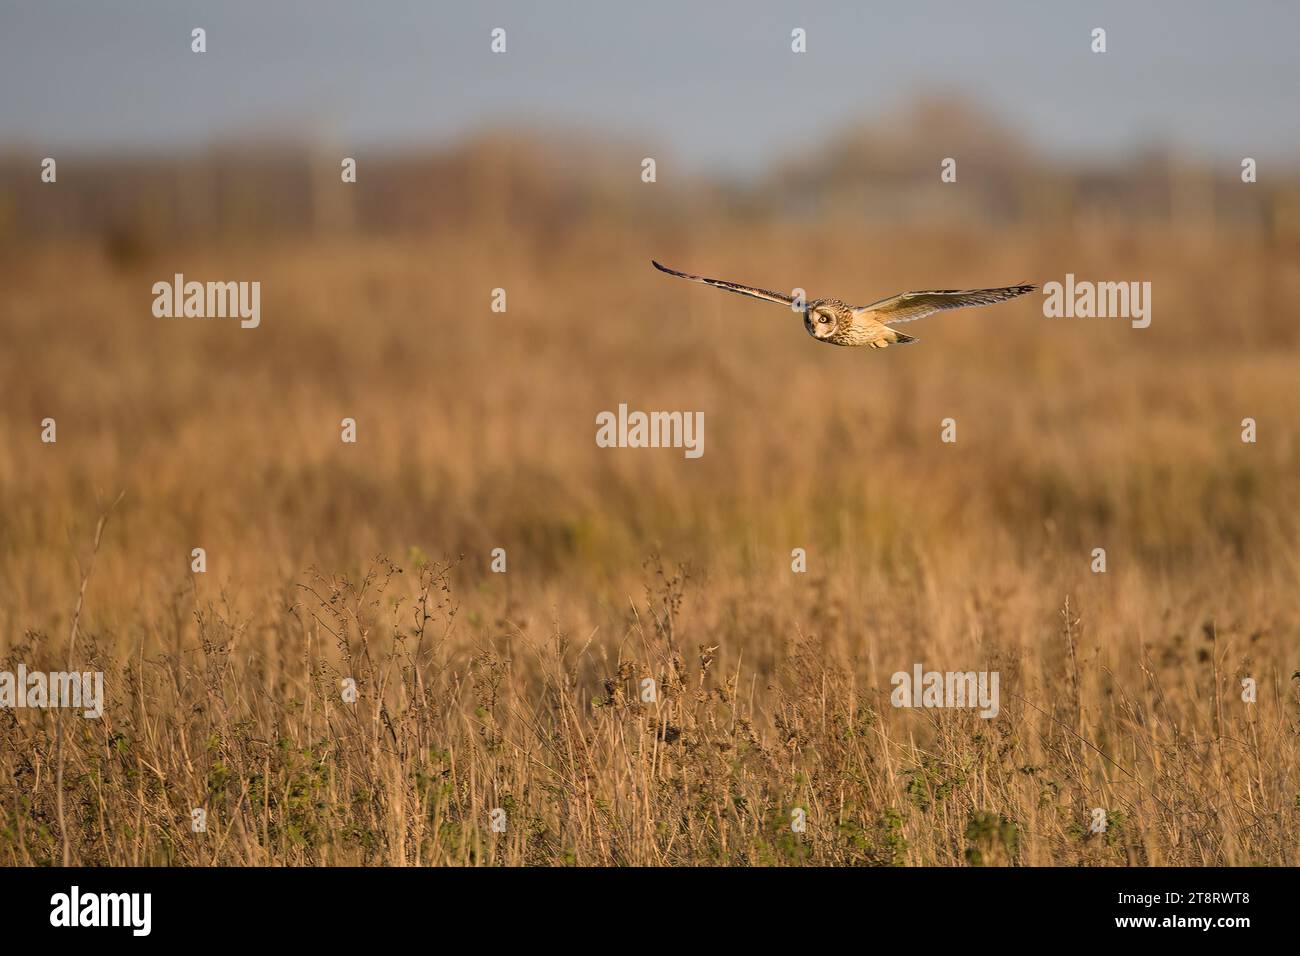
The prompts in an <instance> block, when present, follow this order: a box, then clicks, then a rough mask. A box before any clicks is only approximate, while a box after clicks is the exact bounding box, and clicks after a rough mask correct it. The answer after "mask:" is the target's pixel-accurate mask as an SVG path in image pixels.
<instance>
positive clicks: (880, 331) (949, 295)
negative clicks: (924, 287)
mask: <svg viewBox="0 0 1300 956" xmlns="http://www.w3.org/2000/svg"><path fill="white" fill-rule="evenodd" d="M650 262H651V264H652V265H653V266H654V267H655V268H656V269H658V270H659V271H660V272H666V273H668V274H669V275H670V276H677V277H678V278H679V279H689V280H691V281H692V282H703V283H704V284H705V285H711V286H716V287H717V288H719V289H726V290H727V291H728V292H738V293H740V294H741V295H747V296H750V297H752V298H755V299H764V300H766V301H768V302H777V303H780V304H781V305H784V306H786V307H787V308H792V309H794V310H795V311H796V312H800V313H801V314H802V316H803V327H804V328H805V329H807V330H808V334H809V335H811V336H812V337H813V338H815V339H816V340H817V341H819V342H825V343H826V344H827V345H845V346H861V345H867V346H870V347H871V348H873V349H883V348H887V347H889V346H890V345H907V344H910V343H912V342H915V341H917V338H916V336H914V335H906V334H904V333H903V332H899V331H898V330H897V329H895V328H892V326H894V325H897V324H899V323H900V322H912V321H914V320H916V319H923V318H925V317H926V316H927V315H933V314H934V313H935V312H942V311H944V310H945V309H961V308H964V307H966V306H968V305H992V304H993V303H994V302H1005V301H1006V300H1007V299H1014V298H1015V297H1016V296H1018V295H1024V294H1025V293H1026V292H1033V291H1034V290H1035V289H1037V288H1038V286H1034V285H1012V286H1004V287H1003V288H1000V289H935V290H931V291H929V292H903V293H901V294H899V295H895V296H890V297H889V298H887V299H881V300H880V301H879V302H872V303H871V304H870V305H849V304H848V303H847V302H845V301H844V300H842V299H812V300H810V301H808V302H807V303H805V305H804V306H803V309H802V310H799V309H798V308H797V307H796V306H795V300H794V297H793V296H788V295H785V294H783V293H781V292H769V291H768V290H767V289H758V288H755V287H754V286H748V285H741V284H740V283H738V282H727V281H726V280H724V279H706V278H704V277H703V276H695V275H690V274H689V273H686V272H678V271H677V270H676V269H669V268H668V267H667V266H665V265H661V264H660V263H658V262H656V261H655V260H653V259H651V260H650Z"/></svg>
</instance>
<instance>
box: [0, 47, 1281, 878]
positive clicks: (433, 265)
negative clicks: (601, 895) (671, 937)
mask: <svg viewBox="0 0 1300 956" xmlns="http://www.w3.org/2000/svg"><path fill="white" fill-rule="evenodd" d="M1071 29H1073V28H1071ZM1084 35H1085V36H1086V30H1085V31H1084ZM787 55H788V54H787ZM896 92H897V95H896V96H895V97H894V98H893V100H892V101H890V102H888V103H887V104H886V105H884V106H883V107H881V108H880V109H878V110H872V109H867V110H864V111H863V112H862V114H861V115H860V116H858V117H856V118H855V119H853V121H852V122H847V123H844V124H840V125H838V126H835V127H826V128H823V129H821V130H820V131H819V133H818V134H817V136H816V137H815V138H813V137H806V138H803V139H801V140H800V141H798V142H792V143H791V145H790V148H789V149H782V150H778V151H776V152H774V153H773V154H772V155H771V156H770V157H767V158H766V160H765V161H762V162H758V161H754V162H753V163H751V164H750V165H748V166H747V167H745V168H743V169H741V168H734V167H733V168H730V169H728V168H727V167H726V165H725V163H722V164H718V163H715V164H713V165H710V163H709V162H707V161H705V159H700V158H698V157H697V158H696V161H695V162H684V163H683V164H681V165H680V166H679V165H677V164H675V163H674V161H673V160H672V158H671V150H669V151H667V152H665V151H664V150H662V149H661V146H662V145H663V144H662V142H660V141H657V140H656V138H655V137H654V136H653V135H638V134H636V133H630V134H628V133H625V132H618V133H609V132H605V131H602V130H600V129H598V128H594V127H592V128H583V127H582V126H581V125H580V124H576V125H566V126H563V127H562V128H561V127H559V126H556V127H552V126H549V125H548V124H547V123H545V122H544V121H539V120H536V119H533V120H530V121H527V122H522V121H516V120H511V121H508V122H506V121H502V122H498V123H496V124H488V125H486V126H484V127H483V128H481V129H476V130H469V131H463V132H462V133H461V134H458V135H455V136H448V137H447V139H446V141H445V142H438V143H426V144H422V145H420V144H414V145H413V144H409V143H408V144H393V143H389V144H387V145H384V146H382V147H381V146H376V147H373V148H366V149H357V148H352V147H343V146H340V145H339V144H338V143H337V142H335V141H333V140H330V139H327V138H324V137H320V136H315V135H312V134H306V135H304V134H299V133H297V132H293V133H291V134H285V135H280V134H277V135H269V134H265V133H259V134H258V135H257V136H255V137H253V138H251V139H249V140H246V141H245V140H239V141H235V142H232V141H229V140H227V141H224V142H222V143H220V144H217V145H211V146H202V145H194V144H185V143H174V144H167V145H165V146H158V147H151V148H150V149H148V150H145V151H142V150H135V151H131V150H121V149H111V148H101V147H97V148H95V149H90V148H86V149H85V150H83V151H75V150H74V151H69V152H64V153H59V154H58V155H59V156H60V157H66V158H60V160H59V180H58V183H57V184H56V185H47V184H42V183H41V182H40V181H39V178H38V172H39V161H40V159H41V157H42V156H44V155H46V153H45V151H43V150H40V149H35V148H33V147H32V146H31V144H30V143H19V142H17V137H13V140H14V141H13V142H10V143H9V144H7V146H6V148H5V149H3V150H0V154H3V155H2V158H0V250H2V254H0V287H2V288H3V290H4V292H3V295H0V391H2V392H3V396H4V401H3V402H0V669H9V670H13V669H15V668H16V666H17V663H18V662H20V661H21V662H24V663H26V665H27V666H28V667H29V668H37V667H44V668H45V669H50V670H59V669H63V668H64V667H65V666H66V665H67V663H68V660H67V656H68V645H69V640H68V638H69V630H70V627H71V618H72V615H73V609H74V606H75V605H76V604H77V595H78V590H79V588H80V585H81V582H82V578H83V576H85V575H86V574H87V572H89V576H88V581H87V584H86V592H85V601H84V609H83V611H82V613H81V617H80V619H79V624H78V637H77V643H76V652H75V658H76V661H75V663H76V665H77V667H78V669H103V670H105V671H106V673H107V682H108V697H109V700H108V706H107V712H106V715H105V717H104V719H103V720H101V721H98V722H95V721H84V720H81V719H80V718H71V717H65V718H64V726H63V733H64V739H63V741H62V743H60V742H59V739H58V728H57V723H58V720H57V717H56V715H54V714H51V713H36V712H32V711H0V739H2V741H3V745H2V746H0V780H3V781H4V783H3V787H0V794H2V797H0V859H3V861H4V862H5V863H10V864H14V863H17V864H48V863H58V862H60V860H61V859H71V860H72V861H73V862H78V863H91V864H93V863H131V864H162V863H176V864H207V863H220V864H228V865H241V864H259V865H265V864H318V863H327V864H332V863H377V864H429V863H433V864H466V863H474V864H483V863H487V864H500V863H505V864H519V863H535V864H579V865H589V864H625V863H630V864H688V865H696V864H718V863H721V864H787V863H789V864H797V863H821V864H872V865H924V864H931V865H933V864H939V865H958V864H961V865H965V864H976V865H977V864H1028V865H1047V864H1068V865H1124V864H1157V865H1159V864H1173V863H1183V864H1231V865H1253V864H1268V865H1294V864H1295V863H1297V862H1298V860H1297V856H1296V850H1295V846H1296V836H1297V823H1298V821H1297V816H1298V814H1300V773H1298V771H1297V750H1296V733H1297V730H1300V696H1298V690H1297V688H1298V685H1300V681H1297V680H1295V679H1293V674H1295V673H1297V672H1300V640H1298V639H1297V632H1298V629H1300V599H1297V596H1296V593H1295V582H1296V577H1297V570H1298V567H1297V561H1298V559H1300V540H1298V532H1300V522H1298V519H1297V515H1296V510H1295V502H1296V501H1297V500H1300V427H1298V426H1297V423H1296V420H1295V416H1294V403H1295V396H1296V382H1297V381H1298V380H1300V357H1298V356H1297V343H1298V340H1300V304H1298V303H1300V256H1298V255H1297V253H1300V151H1297V152H1296V153H1294V154H1293V157H1294V158H1293V159H1291V160H1290V161H1282V162H1279V161H1278V160H1277V159H1273V160H1272V161H1271V162H1270V164H1269V165H1268V167H1267V175H1263V174H1261V181H1260V182H1258V183H1254V184H1244V183H1242V182H1241V178H1240V165H1239V162H1240V155H1251V153H1250V152H1249V150H1246V149H1243V150H1239V151H1238V152H1239V153H1240V155H1238V156H1237V157H1236V158H1225V156H1226V155H1228V154H1230V153H1231V147H1232V145H1233V144H1226V145H1225V149H1224V150H1223V151H1221V154H1216V153H1215V151H1214V150H1213V149H1210V148H1199V147H1192V146H1186V145H1169V144H1160V143H1151V142H1140V143H1130V144H1128V145H1127V146H1120V147H1117V148H1115V149H1113V150H1111V151H1109V152H1108V153H1107V154H1105V155H1099V156H1089V155H1084V154H1082V153H1080V154H1079V155H1075V156H1071V155H1069V153H1068V150H1066V154H1065V155H1062V148H1061V143H1059V142H1052V141H1040V140H1039V139H1037V138H1036V137H1035V135H1034V133H1033V131H1032V130H1026V129H1025V128H1023V124H1021V125H1019V126H1018V125H1017V124H1015V123H1013V122H1012V121H1011V120H1010V118H1009V117H1008V116H1007V115H1006V112H1005V110H1004V109H1001V108H999V105H998V103H997V102H995V101H994V100H995V99H996V98H995V97H989V96H985V97H983V98H981V97H980V96H978V95H971V94H970V93H969V92H963V93H961V94H956V93H945V92H935V91H933V90H931V91H929V92H924V93H917V92H915V91H907V90H899V91H896ZM465 95H471V94H470V93H466V94H465ZM593 95H594V94H593ZM1243 95H1244V94H1243ZM683 108H685V109H687V110H688V111H692V112H698V111H699V110H700V109H702V107H700V106H694V107H691V106H686V107H683ZM1292 125H1294V123H1293V122H1292ZM661 154H662V158H660V159H659V167H658V181H657V182H655V183H653V184H646V183H643V182H641V180H640V170H641V167H640V163H641V159H642V158H643V157H645V156H656V157H660V156H661ZM344 155H356V156H357V158H358V170H359V174H358V182H357V183H356V184H355V185H343V184H341V183H340V182H339V175H338V171H339V160H340V158H341V156H344ZM947 156H953V157H956V158H957V160H958V169H959V172H958V182H957V183H955V184H942V183H941V182H940V181H939V162H940V160H941V159H942V158H944V157H947ZM706 159H707V157H706ZM652 256H653V257H655V258H657V259H659V260H660V261H663V262H666V263H668V264H670V265H673V266H675V267H678V268H682V269H685V270H688V271H693V272H699V273H703V274H706V275H715V276H720V277H724V278H729V279H733V280H736V281H742V282H752V283H754V284H756V285H760V286H765V287H769V288H779V289H790V288H792V287H795V286H799V287H803V288H805V289H806V290H807V291H808V293H809V296H810V297H811V296H818V295H834V296H839V297H842V298H845V299H848V300H850V301H858V302H867V301H871V300H873V299H876V298H880V297H883V296H885V295H888V294H891V293H894V292H898V291H902V290H905V289H924V288H964V287H973V286H989V285H1004V284H1011V283H1015V282H1020V281H1031V282H1036V283H1039V284H1041V283H1043V282H1047V281H1053V280H1055V281H1062V280H1063V279H1064V276H1065V274H1066V273H1073V274H1074V275H1075V276H1076V277H1078V278H1079V279H1088V280H1094V281H1129V280H1132V281H1150V282H1151V284H1152V289H1153V291H1152V316H1153V319H1152V323H1151V326H1150V328H1147V329H1143V330H1138V329H1132V328H1130V327H1129V323H1128V322H1127V320H1123V319H1101V318H1093V319H1048V318H1044V317H1043V314H1042V301H1041V297H1040V296H1038V295H1034V296H1030V297H1026V298H1024V299H1019V300H1016V301H1014V302H1011V303H1008V304H1006V305H1002V306H998V307H995V308H988V309H980V310H968V311H960V312H954V313H950V314H947V315H937V316H933V317H931V318H929V319H927V320H925V321H924V322H921V323H917V324H916V325H913V326H909V331H910V332H911V333H913V334H916V335H918V336H919V337H920V339H921V342H920V344H919V345H918V346H916V347H914V348H906V349H904V348H894V349H889V350H887V351H886V352H882V353H875V352H864V351H861V350H850V349H833V348H824V347H821V346H819V345H818V344H816V343H814V342H813V341H811V340H810V339H809V337H808V336H807V334H806V333H805V332H804V330H803V329H802V328H801V326H800V323H799V321H798V320H797V319H796V318H794V317H792V316H790V315H789V314H788V313H785V312H783V311H782V310H780V309H778V308H776V307H773V306H769V305H764V304H762V303H758V302H754V301H749V300H745V299H741V298H739V297H734V296H728V295H726V294H724V293H719V292H716V291H714V290H710V289H706V288H704V287H701V286H694V285H687V284H686V283H682V282H677V281H673V280H670V279H668V278H667V277H665V276H663V275H662V274H659V273H656V272H655V271H654V270H652V269H651V267H650V264H649V259H650V258H651V257H652ZM178 272H179V273H184V275H185V276H186V278H187V279H196V280H199V281H206V280H209V279H212V280H223V281H224V280H249V281H251V280H258V281H260V282H261V283H262V321H261V326H260V327H259V328H257V329H253V330H244V329H240V328H239V326H238V323H237V322H234V321H229V320H202V319H157V318H154V317H153V316H152V314H151V311H150V307H151V304H152V299H153V296H152V293H151V287H152V284H153V283H154V282H157V281H160V280H162V281H169V280H170V279H171V277H172V275H173V274H174V273H178ZM494 288H504V289H505V290H506V293H507V302H508V310H507V312H506V313H504V314H497V313H493V312H492V311H491V310H490V303H491V297H492V290H493V289H494ZM622 402H625V403H627V404H628V405H629V407H631V408H638V409H646V410H651V409H680V410H691V411H694V410H700V411H703V412H704V415H705V453H704V455H703V457H702V458H700V459H698V460H687V459H685V458H684V457H683V455H682V453H681V452H680V451H679V450H630V449H629V450H607V449H601V448H598V447H597V446H596V444H595V441H594V435H595V416H596V414H597V413H598V412H600V411H603V410H612V409H616V408H617V407H618V405H619V403H622ZM46 417H51V418H54V419H55V420H56V421H57V423H58V442H57V444H54V445H48V444H42V443H41V442H40V431H41V424H40V423H41V420H42V419H44V418H46ZM344 417H352V418H355V419H356V421H357V423H358V435H359V439H358V442H357V444H356V445H345V444H343V443H341V442H340V440H339V422H340V420H341V419H342V418H344ZM947 417H952V418H954V419H956V421H957V429H958V441H957V443H956V444H955V445H948V444H943V443H941V442H940V440H939V433H940V422H941V420H942V419H944V418H947ZM1246 417H1250V418H1253V419H1255V420H1256V421H1257V423H1258V434H1259V440H1258V442H1257V443H1255V444H1244V443H1243V442H1242V441H1241V429H1242V419H1243V418H1246ZM119 493H120V494H121V495H122V497H121V500H120V502H119V503H118V504H117V505H116V507H115V508H112V510H111V514H110V516H109V518H108V522H107V525H106V528H105V531H104V536H103V541H102V545H101V547H100V549H99V551H98V554H97V555H95V557H94V559H93V567H92V566H91V564H90V562H91V542H92V540H93V537H94V532H95V526H96V521H97V519H98V518H99V516H100V515H101V513H104V512H105V511H108V510H109V508H110V506H111V504H112V502H113V501H114V500H115V499H116V498H117V496H118V495H119ZM195 547H203V548H205V549H206V551H207V556H208V571H207V573H206V574H202V575H195V574H192V573H191V572H190V569H189V561H190V557H189V556H190V550H191V549H192V548H195ZM497 547H500V548H505V549H506V551H507V555H508V571H507V573H505V574H493V573H491V572H490V571H489V560H490V558H489V553H490V551H491V550H492V549H493V548H497ZM1097 547H1104V548H1105V549H1106V552H1107V561H1108V571H1107V573H1106V574H1093V573H1091V572H1090V563H1091V560H1092V556H1091V552H1092V549H1093V548H1097ZM793 548H804V549H806V551H807V555H808V573H807V574H794V573H792V572H791V563H790V562H791V549H793ZM917 662H920V663H922V664H923V665H924V666H925V667H926V669H937V670H963V671H964V670H987V669H992V670H998V671H999V672H1000V673H1001V690H1002V701H1001V706H1002V713H1001V715H1000V716H999V717H998V718H997V719H996V720H994V721H982V720H980V719H979V718H977V717H975V716H974V715H973V714H971V713H969V712H964V711H940V710H929V711H904V710H896V709H894V708H892V707H891V706H890V705H889V691H890V689H891V687H890V680H889V679H890V675H891V674H892V673H894V672H895V671H900V670H901V671H910V670H911V668H912V666H913V664H914V663H917ZM348 676H351V677H354V678H355V679H356V680H357V681H358V684H359V687H360V700H359V701H358V703H357V704H355V705H348V704H345V703H344V702H343V701H342V700H341V699H340V694H339V682H340V680H341V679H342V678H344V677H348ZM647 676H649V677H653V678H654V679H655V680H656V681H657V684H658V689H659V695H658V697H659V699H658V701H657V702H656V703H655V704H652V705H649V706H645V705H642V704H641V703H640V702H639V699H638V693H639V690H638V685H639V682H640V681H641V680H642V679H643V678H644V677H647ZM1245 677H1252V678H1254V679H1255V680H1256V681H1257V683H1258V688H1259V696H1258V701H1257V702H1256V703H1253V704H1249V705H1248V704H1245V703H1243V702H1242V700H1241V680H1242V678H1245ZM60 764H63V765H64V766H63V770H62V781H61V784H60V782H59V777H58V775H57V770H58V766H59V765H60ZM60 789H61V790H62V794H63V801H62V802H63V806H62V808H61V809H60V807H59V799H58V795H59V792H60ZM195 807H204V808H207V809H208V811H209V828H208V832H207V833H205V834H202V835H197V834H194V833H192V832H191V831H190V812H191V810H192V809H193V808H195ZM494 807H503V808H505V809H506V810H507V813H508V818H509V821H510V825H509V827H508V829H507V832H506V833H504V834H495V833H493V832H491V829H490V826H489V816H488V814H489V811H490V810H491V809H492V808H494ZM795 807H800V808H804V809H805V810H806V811H807V816H808V821H809V822H808V831H807V832H806V833H804V834H794V833H792V832H791V830H790V813H791V810H792V809H793V808H795ZM1094 807H1102V808H1106V809H1107V811H1108V820H1109V824H1108V827H1107V830H1106V832H1105V833H1102V834H1097V833H1091V832H1089V830H1088V823H1089V822H1090V820H1091V809H1092V808H1094Z"/></svg>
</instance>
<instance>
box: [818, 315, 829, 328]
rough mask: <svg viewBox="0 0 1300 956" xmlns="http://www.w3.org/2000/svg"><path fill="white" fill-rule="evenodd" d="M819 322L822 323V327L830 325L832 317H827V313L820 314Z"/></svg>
mask: <svg viewBox="0 0 1300 956" xmlns="http://www.w3.org/2000/svg"><path fill="white" fill-rule="evenodd" d="M817 321H818V322H820V323H821V324H822V325H829V324H830V321H831V317H830V316H829V315H827V314H826V313H825V312H818V313H817Z"/></svg>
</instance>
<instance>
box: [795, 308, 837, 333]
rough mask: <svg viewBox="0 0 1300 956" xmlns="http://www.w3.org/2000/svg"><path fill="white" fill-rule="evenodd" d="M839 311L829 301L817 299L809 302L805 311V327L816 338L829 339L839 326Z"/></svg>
mask: <svg viewBox="0 0 1300 956" xmlns="http://www.w3.org/2000/svg"><path fill="white" fill-rule="evenodd" d="M839 318H840V317H839V312H838V310H837V309H836V308H835V307H834V306H833V305H832V304H831V303H829V302H823V301H822V300H821V299H817V300H815V301H813V302H809V303H808V308H807V309H805V310H804V313H803V327H804V328H805V329H807V330H808V334H809V335H811V336H812V337H813V338H815V339H828V338H830V337H831V336H832V335H834V334H835V329H836V328H838V326H839Z"/></svg>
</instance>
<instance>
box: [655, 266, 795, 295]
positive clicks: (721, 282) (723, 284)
mask: <svg viewBox="0 0 1300 956" xmlns="http://www.w3.org/2000/svg"><path fill="white" fill-rule="evenodd" d="M650 264H651V265H653V266H654V267H655V268H656V269H658V270H659V271H660V272H666V273H668V274H669V275H670V276H677V278H679V279H690V280H691V281H692V282H703V283H704V284H705V285H711V286H716V287H717V288H719V289H726V290H727V291H728V292H739V293H740V294H741V295H747V296H750V297H751V298H754V299H764V300H765V301H767V302H779V303H780V304H781V305H785V306H789V305H792V304H793V303H794V297H793V296H788V295H783V294H782V293H780V292H769V291H768V290H767V289H757V288H755V287H754V286H752V285H741V284H740V283H739V282H727V281H726V280H725V279H706V278H705V277H704V276H693V275H690V274H689V273H686V272H678V271H677V270H676V269H669V268H668V267H667V266H665V265H661V264H659V263H658V262H655V260H653V259H651V260H650Z"/></svg>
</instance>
